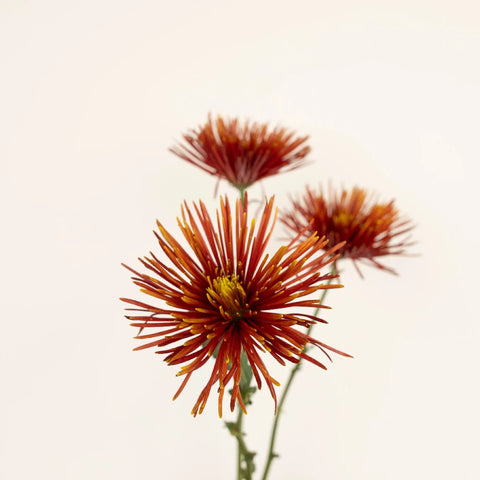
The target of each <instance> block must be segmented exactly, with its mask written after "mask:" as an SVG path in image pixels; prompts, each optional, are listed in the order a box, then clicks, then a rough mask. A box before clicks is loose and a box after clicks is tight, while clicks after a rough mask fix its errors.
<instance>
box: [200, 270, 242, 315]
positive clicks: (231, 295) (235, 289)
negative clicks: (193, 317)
mask: <svg viewBox="0 0 480 480" xmlns="http://www.w3.org/2000/svg"><path fill="white" fill-rule="evenodd" d="M210 285H211V286H210V287H208V288H207V296H208V299H209V300H210V303H211V304H212V305H215V306H217V307H218V309H219V310H220V312H221V314H222V316H223V317H225V318H227V319H228V320H232V319H235V320H239V319H241V318H242V317H243V314H244V311H245V308H246V307H247V305H246V298H247V294H246V293H245V290H244V289H243V287H242V285H241V283H240V282H239V281H238V277H236V276H235V275H224V276H221V277H217V278H215V279H214V280H213V281H212V282H211V284H210ZM247 308H248V307H247Z"/></svg>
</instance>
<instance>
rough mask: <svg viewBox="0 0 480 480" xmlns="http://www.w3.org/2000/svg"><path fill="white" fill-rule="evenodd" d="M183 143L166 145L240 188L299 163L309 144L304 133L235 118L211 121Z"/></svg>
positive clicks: (186, 137) (192, 133)
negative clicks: (298, 135) (300, 135)
mask: <svg viewBox="0 0 480 480" xmlns="http://www.w3.org/2000/svg"><path fill="white" fill-rule="evenodd" d="M183 139H184V143H183V144H178V145H176V146H174V147H172V148H171V149H170V151H171V152H172V153H174V154H175V155H178V156H179V157H180V158H183V159H184V160H186V161H187V162H190V163H192V164H193V165H196V166H197V167H200V168H201V169H202V170H204V171H205V172H207V173H210V174H211V175H215V176H217V177H218V178H219V179H225V180H228V181H229V182H230V183H231V184H232V185H234V186H235V187H236V188H238V189H240V190H245V189H246V188H247V187H248V186H250V185H251V184H253V183H254V182H256V181H257V180H261V179H262V178H265V177H268V176H270V175H275V174H276V173H279V172H280V171H283V172H287V171H290V170H293V169H296V168H298V167H300V166H301V165H303V163H304V158H305V156H306V155H307V154H308V153H309V152H310V147H308V146H307V145H305V142H306V140H307V139H308V136H307V137H295V133H294V132H289V131H287V130H286V129H284V128H279V127H277V128H275V129H273V130H270V129H269V128H268V125H266V124H258V123H252V124H250V123H248V122H246V123H245V124H243V125H242V124H240V123H239V121H238V120H237V119H233V120H224V119H223V118H222V117H221V116H218V117H217V120H216V121H215V122H214V121H212V118H211V117H209V118H208V121H207V123H206V124H205V125H203V126H201V127H199V128H198V129H197V130H192V131H191V132H190V133H188V134H186V135H184V136H183Z"/></svg>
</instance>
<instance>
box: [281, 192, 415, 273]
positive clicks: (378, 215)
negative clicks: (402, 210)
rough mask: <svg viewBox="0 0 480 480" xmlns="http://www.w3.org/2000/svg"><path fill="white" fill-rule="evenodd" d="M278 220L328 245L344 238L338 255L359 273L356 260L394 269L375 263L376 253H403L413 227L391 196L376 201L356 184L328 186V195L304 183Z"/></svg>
mask: <svg viewBox="0 0 480 480" xmlns="http://www.w3.org/2000/svg"><path fill="white" fill-rule="evenodd" d="M282 222H283V223H284V224H285V225H286V226H287V227H288V228H289V229H290V230H291V231H292V232H293V234H294V235H297V234H299V233H300V232H304V233H303V234H304V235H311V234H312V233H314V232H316V233H317V234H318V235H320V236H323V235H324V236H325V237H326V238H327V239H328V240H329V243H328V244H329V245H335V244H337V243H339V242H346V243H345V245H344V246H343V247H342V249H341V250H340V251H339V253H340V256H341V257H344V258H350V259H352V260H353V263H354V265H355V267H356V269H357V271H358V272H359V274H360V276H362V274H361V272H360V269H359V268H358V265H357V263H356V262H357V260H358V261H367V262H369V263H370V264H372V265H374V266H376V267H378V268H380V269H382V270H387V271H389V272H391V273H395V271H394V270H393V269H391V268H388V267H386V266H384V265H382V264H381V263H379V261H378V257H383V256H385V255H398V254H403V253H404V252H405V247H407V246H409V245H411V243H410V242H409V241H408V237H407V236H406V234H407V232H409V231H410V230H411V229H412V228H413V225H412V224H411V223H410V221H409V220H408V219H404V218H401V217H400V215H399V212H398V210H397V209H396V208H395V206H394V201H393V200H392V201H390V202H389V203H376V202H375V201H374V200H373V199H372V198H371V196H370V197H369V195H368V194H367V192H366V191H365V190H363V189H361V188H358V187H354V188H353V189H352V190H351V191H347V190H345V189H342V190H341V191H339V192H334V191H333V190H332V189H330V190H329V194H328V195H327V194H325V193H324V192H323V191H322V189H321V188H320V190H319V191H318V192H314V191H313V190H312V189H310V188H309V187H307V188H306V192H305V194H304V196H303V197H302V198H301V199H300V200H294V201H293V207H292V208H291V210H290V211H289V212H287V213H285V215H283V216H282Z"/></svg>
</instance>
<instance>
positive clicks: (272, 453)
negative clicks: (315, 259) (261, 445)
mask: <svg viewBox="0 0 480 480" xmlns="http://www.w3.org/2000/svg"><path fill="white" fill-rule="evenodd" d="M335 274H336V268H335V262H334V263H333V264H332V271H331V275H335ZM332 280H333V278H330V279H328V280H327V285H330V283H332ZM327 292H328V289H325V290H324V291H323V292H322V296H321V297H320V304H322V305H323V302H324V300H325V297H326V296H327ZM319 310H320V307H317V308H316V309H315V311H314V312H313V316H314V317H316V316H317V315H318V312H319ZM312 328H313V325H310V327H309V328H308V330H307V335H310V333H311V331H312ZM307 349H308V345H306V346H305V351H307ZM301 364H302V359H301V358H300V359H299V362H298V363H297V364H296V365H295V366H294V367H293V368H292V371H291V372H290V376H289V377H288V380H287V384H286V385H285V388H284V389H283V393H282V396H281V397H280V402H279V403H278V408H277V414H276V415H275V420H274V421H273V426H272V432H271V434H270V444H269V448H268V456H267V463H266V465H265V469H264V471H263V476H262V480H267V476H268V473H269V471H270V467H271V465H272V462H273V459H274V458H275V457H278V454H276V453H275V440H276V438H277V429H278V422H279V420H280V414H281V413H282V411H283V404H284V403H285V400H286V398H287V394H288V392H289V390H290V387H291V385H292V383H293V379H294V378H295V376H296V375H297V373H298V371H299V370H300V366H301Z"/></svg>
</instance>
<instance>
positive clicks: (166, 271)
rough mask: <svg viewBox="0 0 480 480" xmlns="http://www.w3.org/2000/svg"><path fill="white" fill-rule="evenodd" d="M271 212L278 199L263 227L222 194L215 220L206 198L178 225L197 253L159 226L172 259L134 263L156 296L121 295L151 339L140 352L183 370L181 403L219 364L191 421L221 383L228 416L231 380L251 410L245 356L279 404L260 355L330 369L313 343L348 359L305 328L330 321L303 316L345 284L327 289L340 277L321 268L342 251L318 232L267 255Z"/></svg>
mask: <svg viewBox="0 0 480 480" xmlns="http://www.w3.org/2000/svg"><path fill="white" fill-rule="evenodd" d="M272 211H273V197H272V198H271V199H270V201H269V202H268V203H267V205H266V206H265V209H264V212H263V215H262V217H261V219H260V221H259V224H258V228H256V227H255V221H254V220H252V221H251V223H250V224H249V223H248V218H247V208H246V207H243V206H242V203H241V201H237V203H236V208H235V214H233V213H232V211H231V207H230V204H229V202H228V199H223V198H222V199H221V203H220V211H217V216H216V222H214V221H213V220H212V218H211V217H210V216H209V214H208V213H207V210H206V208H205V205H204V204H203V203H202V202H199V204H194V205H193V209H192V208H190V207H189V206H188V205H187V204H186V203H185V204H184V206H183V208H182V216H181V218H180V219H178V224H179V227H180V230H181V232H182V234H183V236H184V238H185V240H186V242H187V243H188V245H189V247H190V248H189V251H187V250H186V249H185V248H184V247H182V246H181V244H180V243H179V242H178V241H177V240H176V239H175V237H174V236H173V235H171V234H170V233H168V232H167V231H166V230H165V228H164V227H163V226H162V224H161V223H159V222H157V224H158V229H159V233H155V235H156V237H157V240H158V243H159V245H160V248H161V250H162V251H163V253H164V255H165V257H166V259H165V261H162V260H160V259H159V258H158V257H157V256H156V255H154V254H153V253H150V256H149V257H144V258H143V259H140V261H141V263H142V264H143V266H144V267H146V268H147V269H148V270H149V271H150V274H147V273H139V272H137V271H135V270H133V269H131V268H129V267H127V268H128V269H129V270H130V271H132V272H133V273H134V275H135V276H134V277H132V279H133V281H134V283H135V284H136V285H138V286H139V287H140V289H141V291H142V292H143V293H145V294H147V295H148V296H149V297H150V298H151V303H146V302H142V301H137V300H132V299H125V298H122V300H123V301H125V302H127V303H129V304H130V305H133V306H134V308H130V309H129V310H134V311H136V312H138V313H136V314H132V315H129V316H128V317H127V318H129V319H130V320H131V321H132V325H133V326H134V327H138V328H140V332H139V334H138V336H137V337H136V338H138V339H140V340H145V341H146V342H147V343H145V344H143V345H141V346H139V347H137V348H136V350H140V349H144V348H149V347H153V348H156V349H158V350H157V353H160V354H162V355H165V358H164V360H165V361H166V362H167V363H168V364H169V365H182V366H181V368H180V371H179V372H178V373H177V375H178V376H184V377H185V378H184V381H183V383H182V384H181V386H180V388H179V389H178V391H177V393H176V394H175V396H174V398H176V397H177V396H178V395H179V394H180V392H181V391H182V390H183V388H184V387H185V385H186V383H187V382H188V380H189V378H190V377H191V376H192V374H193V373H194V372H195V371H196V370H198V369H199V368H201V367H203V366H204V365H206V364H210V365H211V374H210V377H209V379H208V382H207V384H206V386H205V388H204V389H203V390H202V392H201V393H200V395H199V397H198V400H197V402H196V403H195V405H194V407H193V410H192V414H193V415H196V414H197V413H201V412H202V411H203V409H204V407H205V404H206V402H207V399H208V396H209V394H210V390H211V389H212V387H213V386H214V385H218V393H219V397H218V409H219V415H220V416H221V415H222V399H223V396H224V392H225V389H226V387H227V385H228V384H229V383H230V382H232V383H233V386H232V394H231V402H230V408H231V410H232V411H233V409H234V407H235V404H236V402H237V401H238V402H239V404H240V406H241V408H242V409H243V410H244V411H245V404H244V401H243V398H242V393H241V391H240V386H239V384H240V379H241V376H242V362H241V356H242V355H244V356H246V358H247V359H248V364H249V365H250V367H251V369H252V371H253V376H254V377H255V379H256V383H257V386H258V387H259V388H260V387H261V385H262V378H263V380H264V381H265V383H266V385H267V386H268V388H269V390H270V392H271V395H272V397H273V398H274V400H275V404H276V395H275V389H274V386H275V385H278V382H277V381H276V380H275V379H274V378H273V377H272V376H271V375H270V373H269V372H268V370H267V368H266V366H265V364H264V362H263V360H262V358H261V356H262V355H261V354H265V353H267V352H268V354H270V355H271V356H272V357H273V358H275V359H276V360H277V361H278V362H279V363H281V364H282V365H285V360H287V361H289V362H293V363H298V362H299V361H300V359H302V358H303V359H306V360H309V361H310V362H312V363H314V364H316V365H318V366H320V367H322V368H325V366H324V365H323V364H322V363H320V362H319V361H318V360H316V359H314V358H313V357H311V356H309V355H307V354H306V353H305V351H304V349H305V346H306V345H307V344H313V345H315V346H317V347H319V348H320V349H321V350H322V351H323V352H324V353H325V354H327V352H326V350H331V351H334V352H336V353H340V354H342V352H339V351H337V350H335V349H333V348H331V347H329V346H327V345H325V344H324V343H322V342H320V341H318V340H316V339H314V338H312V337H310V336H309V335H307V334H305V333H303V332H301V331H299V330H298V329H297V327H307V328H308V327H309V326H310V325H313V324H315V323H317V322H324V321H323V320H320V319H318V318H317V317H314V316H312V315H309V314H306V313H301V310H302V308H303V307H321V306H322V305H321V304H320V301H319V300H314V299H312V295H311V294H314V293H315V292H317V291H318V290H321V289H325V288H334V287H338V286H339V285H329V284H326V283H322V282H324V281H325V280H329V279H331V278H333V276H332V275H328V274H326V275H325V274H322V273H320V270H321V269H322V268H323V267H324V266H325V265H327V264H328V263H330V262H331V261H333V260H334V259H335V257H334V252H335V251H336V250H337V249H338V248H340V247H341V245H338V246H335V247H333V248H331V249H330V250H328V251H327V252H324V251H323V249H324V248H325V246H326V241H325V240H323V239H320V238H319V237H318V236H317V235H315V234H312V235H311V236H309V237H308V238H306V239H304V240H302V241H298V240H297V241H295V242H292V243H291V244H290V245H287V246H282V247H280V248H279V249H278V250H277V251H276V252H274V253H273V255H271V256H269V255H268V254H266V253H265V251H266V248H267V244H268V242H269V239H270V237H271V235H272V229H273V225H274V223H275V219H273V221H272ZM275 217H276V213H275ZM164 262H165V263H164ZM299 310H300V311H299ZM144 332H145V333H144ZM242 352H243V353H242ZM343 355H345V354H343ZM327 356H328V355H327Z"/></svg>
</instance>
